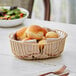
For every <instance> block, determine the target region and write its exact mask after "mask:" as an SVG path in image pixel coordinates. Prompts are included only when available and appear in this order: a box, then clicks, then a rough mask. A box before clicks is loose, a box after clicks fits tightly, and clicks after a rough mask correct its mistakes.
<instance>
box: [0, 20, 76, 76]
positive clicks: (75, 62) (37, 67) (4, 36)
mask: <svg viewBox="0 0 76 76" xmlns="http://www.w3.org/2000/svg"><path fill="white" fill-rule="evenodd" d="M33 24H36V25H40V26H44V27H49V28H52V29H60V30H64V31H65V32H67V33H68V37H67V39H66V43H65V48H64V52H63V53H62V55H61V56H60V57H58V58H52V59H47V60H36V61H34V60H33V61H28V60H20V59H17V58H16V57H14V55H13V54H12V52H11V48H10V42H9V34H10V33H11V32H15V31H16V30H18V29H19V28H21V27H23V26H29V25H33ZM75 58H76V25H73V24H64V23H57V22H48V21H39V20H32V19H27V20H25V21H24V23H23V24H22V25H20V26H17V27H12V28H0V76H37V75H39V74H40V73H42V72H45V71H50V70H53V69H54V68H55V67H59V66H60V65H67V67H68V69H69V70H70V71H71V73H74V74H73V75H71V74H70V75H69V76H76V59H75Z"/></svg>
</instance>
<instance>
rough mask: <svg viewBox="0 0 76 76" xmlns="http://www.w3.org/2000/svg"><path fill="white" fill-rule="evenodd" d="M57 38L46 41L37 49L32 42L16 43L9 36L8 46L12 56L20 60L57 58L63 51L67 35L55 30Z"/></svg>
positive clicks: (12, 37) (37, 46)
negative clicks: (9, 45)
mask: <svg viewBox="0 0 76 76" xmlns="http://www.w3.org/2000/svg"><path fill="white" fill-rule="evenodd" d="M56 32H57V33H58V34H59V35H60V37H59V38H52V39H51V38H49V39H46V41H47V43H46V44H44V47H41V48H40V49H39V45H38V43H37V42H34V41H29V42H27V41H17V40H15V39H14V34H15V33H13V34H10V36H9V38H10V44H11V49H12V52H13V54H14V55H15V56H16V57H18V58H20V59H46V58H52V57H58V56H59V55H61V53H62V52H63V50H64V45H65V40H66V37H67V34H66V33H65V32H64V31H61V30H56Z"/></svg>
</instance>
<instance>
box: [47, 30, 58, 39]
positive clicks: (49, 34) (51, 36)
mask: <svg viewBox="0 0 76 76" xmlns="http://www.w3.org/2000/svg"><path fill="white" fill-rule="evenodd" d="M46 38H58V34H57V33H56V32H53V31H51V32H48V33H47V34H46Z"/></svg>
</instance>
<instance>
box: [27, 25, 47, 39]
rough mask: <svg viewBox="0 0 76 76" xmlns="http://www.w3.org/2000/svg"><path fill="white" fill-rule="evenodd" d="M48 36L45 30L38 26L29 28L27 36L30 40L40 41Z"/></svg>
mask: <svg viewBox="0 0 76 76" xmlns="http://www.w3.org/2000/svg"><path fill="white" fill-rule="evenodd" d="M45 34H46V31H45V29H43V28H42V27H40V26H38V25H32V26H29V27H28V28H27V30H26V35H27V37H28V38H31V39H37V40H40V39H42V38H43V36H44V35H45Z"/></svg>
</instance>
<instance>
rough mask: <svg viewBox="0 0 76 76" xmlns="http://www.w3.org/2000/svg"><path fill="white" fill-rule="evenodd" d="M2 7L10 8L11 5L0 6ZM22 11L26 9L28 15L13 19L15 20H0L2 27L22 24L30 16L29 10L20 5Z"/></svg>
mask: <svg viewBox="0 0 76 76" xmlns="http://www.w3.org/2000/svg"><path fill="white" fill-rule="evenodd" d="M0 8H7V9H9V8H10V6H0ZM18 8H19V9H20V10H21V11H24V12H25V13H26V16H25V17H23V18H19V19H13V20H0V27H13V26H17V25H19V24H22V23H23V21H24V20H25V19H26V18H27V17H28V15H29V12H28V11H27V10H26V9H24V8H20V7H18Z"/></svg>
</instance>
